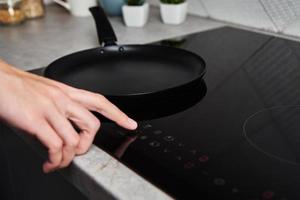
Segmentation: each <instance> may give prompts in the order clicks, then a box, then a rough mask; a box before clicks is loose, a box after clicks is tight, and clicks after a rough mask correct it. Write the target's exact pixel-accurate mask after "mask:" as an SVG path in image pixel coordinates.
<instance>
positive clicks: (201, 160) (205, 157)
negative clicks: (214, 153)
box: [199, 155, 209, 162]
mask: <svg viewBox="0 0 300 200" xmlns="http://www.w3.org/2000/svg"><path fill="white" fill-rule="evenodd" d="M208 160H209V157H208V156H207V155H203V156H200V157H199V161H200V162H207V161H208Z"/></svg>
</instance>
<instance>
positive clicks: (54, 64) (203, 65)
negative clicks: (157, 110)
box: [43, 44, 206, 98]
mask: <svg viewBox="0 0 300 200" xmlns="http://www.w3.org/2000/svg"><path fill="white" fill-rule="evenodd" d="M131 47H133V48H141V49H142V48H159V49H161V48H165V49H170V50H173V51H181V53H185V54H186V55H189V56H192V57H194V58H195V59H197V60H198V61H199V63H201V64H200V65H201V68H202V69H200V70H199V72H197V76H196V77H195V78H194V79H191V80H189V81H187V82H185V83H181V84H178V85H175V86H173V87H169V88H164V89H160V90H157V91H150V92H137V93H130V94H120V95H109V94H103V95H105V96H108V97H112V98H118V97H128V98H129V97H138V96H150V95H156V94H159V93H164V92H166V91H173V90H177V89H180V88H182V87H186V86H188V85H189V84H191V83H193V82H195V81H197V80H199V79H203V76H204V74H205V73H206V62H205V61H204V59H203V58H202V57H201V56H199V55H197V54H196V53H193V52H190V51H187V50H185V49H180V48H176V47H169V46H162V45H154V44H146V45H142V44H133V45H132V44H125V45H113V46H106V47H95V48H90V49H85V50H81V51H77V52H74V53H71V54H68V55H65V56H62V57H60V58H58V59H56V60H54V61H53V62H51V63H50V64H49V65H48V66H47V67H46V69H45V70H44V73H43V76H45V77H46V78H50V79H53V80H56V79H55V77H54V76H52V75H51V71H52V70H53V68H57V66H59V65H61V64H59V63H60V62H64V61H65V60H66V59H68V58H71V57H75V56H78V55H81V54H83V53H89V52H92V51H99V53H100V52H101V51H103V50H104V51H105V50H112V49H116V48H118V49H120V48H125V49H126V48H131ZM56 81H59V80H56ZM62 83H63V82H62Z"/></svg>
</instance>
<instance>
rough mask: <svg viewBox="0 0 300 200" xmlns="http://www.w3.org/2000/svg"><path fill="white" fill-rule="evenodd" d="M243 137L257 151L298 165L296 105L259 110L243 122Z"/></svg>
mask: <svg viewBox="0 0 300 200" xmlns="http://www.w3.org/2000/svg"><path fill="white" fill-rule="evenodd" d="M243 133H244V137H245V138H246V140H247V141H248V143H249V144H250V145H251V146H253V147H254V148H255V149H257V150H258V151H260V152H262V153H264V154H266V155H267V156H269V157H272V158H275V159H277V160H279V161H281V162H286V163H289V164H292V165H300V105H291V106H278V107H272V108H267V109H263V110H260V111H258V112H256V113H254V114H253V115H251V116H250V117H249V118H248V119H246V121H245V122H244V125H243Z"/></svg>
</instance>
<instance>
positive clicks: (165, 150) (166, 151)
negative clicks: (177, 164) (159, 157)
mask: <svg viewBox="0 0 300 200" xmlns="http://www.w3.org/2000/svg"><path fill="white" fill-rule="evenodd" d="M163 151H164V153H170V152H172V151H171V150H170V149H164V150H163Z"/></svg>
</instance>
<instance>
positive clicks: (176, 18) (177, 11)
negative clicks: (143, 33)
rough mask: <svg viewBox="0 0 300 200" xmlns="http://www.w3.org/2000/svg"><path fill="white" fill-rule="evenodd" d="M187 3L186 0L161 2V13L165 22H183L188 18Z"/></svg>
mask: <svg viewBox="0 0 300 200" xmlns="http://www.w3.org/2000/svg"><path fill="white" fill-rule="evenodd" d="M187 5H188V3H187V2H186V1H185V2H183V3H180V4H166V3H160V14H161V18H162V21H163V22H164V23H165V24H175V25H177V24H181V23H183V22H184V21H185V19H186V14H187Z"/></svg>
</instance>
